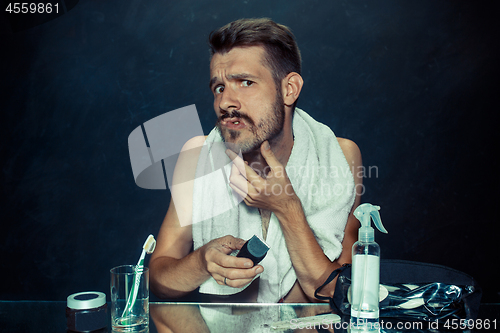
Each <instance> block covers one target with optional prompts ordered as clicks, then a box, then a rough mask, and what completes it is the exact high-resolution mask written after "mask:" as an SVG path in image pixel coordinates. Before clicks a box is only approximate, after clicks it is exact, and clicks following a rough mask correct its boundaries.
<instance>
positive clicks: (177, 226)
mask: <svg viewBox="0 0 500 333" xmlns="http://www.w3.org/2000/svg"><path fill="white" fill-rule="evenodd" d="M204 140H205V137H196V138H193V139H191V140H189V141H188V142H187V143H186V144H185V145H184V147H183V149H182V152H181V154H180V155H179V158H178V161H177V164H176V167H175V171H174V177H173V178H174V179H173V182H172V184H173V186H172V189H171V193H172V200H171V201H170V206H169V208H168V211H167V214H166V216H165V219H164V220H163V224H162V226H161V228H160V231H159V233H158V237H157V244H156V249H155V251H154V253H153V255H152V256H151V261H150V263H149V268H150V282H151V290H152V291H153V292H154V293H155V294H156V295H157V296H158V297H161V298H175V297H181V296H183V295H185V294H187V293H189V292H191V291H193V290H195V289H196V288H197V287H199V286H200V285H201V284H202V283H203V282H205V281H206V280H207V279H208V278H210V277H211V276H212V277H213V278H214V279H215V280H216V281H217V282H218V283H219V284H223V283H224V280H225V278H227V279H226V283H227V284H228V285H230V286H233V287H242V286H244V285H246V284H248V283H249V282H250V281H251V280H252V279H253V278H254V277H255V275H257V274H258V273H260V272H261V270H262V266H255V267H252V265H253V263H252V261H251V260H249V259H245V258H236V257H232V256H229V255H228V254H229V253H231V252H232V251H233V250H236V249H240V248H241V246H243V244H244V240H242V239H238V238H234V237H233V236H230V235H228V236H224V237H221V238H218V239H215V240H212V241H211V242H209V243H207V244H205V245H204V246H202V247H200V248H199V249H197V250H196V251H193V252H190V251H191V248H192V245H193V235H192V229H191V223H192V198H193V196H192V193H193V180H194V178H195V173H196V166H197V162H198V157H199V154H200V150H201V146H202V145H203V142H204ZM181 221H182V223H181ZM248 267H251V268H248Z"/></svg>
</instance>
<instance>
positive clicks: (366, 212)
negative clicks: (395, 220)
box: [354, 203, 387, 242]
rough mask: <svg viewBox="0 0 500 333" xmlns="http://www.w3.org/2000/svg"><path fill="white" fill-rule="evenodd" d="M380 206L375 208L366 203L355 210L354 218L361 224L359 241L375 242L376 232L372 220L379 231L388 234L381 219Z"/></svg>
mask: <svg viewBox="0 0 500 333" xmlns="http://www.w3.org/2000/svg"><path fill="white" fill-rule="evenodd" d="M379 210H380V206H375V205H372V204H369V203H364V204H361V205H359V206H358V208H356V209H355V210H354V216H355V217H356V218H357V219H358V220H359V221H360V222H361V228H359V233H358V239H359V240H360V241H363V242H373V241H374V240H375V235H374V233H375V232H374V230H373V228H372V227H371V219H373V222H374V223H375V226H376V227H377V229H378V230H380V231H381V232H383V233H385V234H386V233H387V230H385V228H384V226H383V225H382V220H381V219H380V214H379V212H378V211H379Z"/></svg>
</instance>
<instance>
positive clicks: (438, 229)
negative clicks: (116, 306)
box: [0, 0, 500, 302]
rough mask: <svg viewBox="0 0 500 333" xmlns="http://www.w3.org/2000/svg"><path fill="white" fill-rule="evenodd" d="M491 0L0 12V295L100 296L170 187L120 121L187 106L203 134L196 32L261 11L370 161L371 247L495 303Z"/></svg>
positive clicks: (84, 5)
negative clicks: (424, 265) (140, 166)
mask: <svg viewBox="0 0 500 333" xmlns="http://www.w3.org/2000/svg"><path fill="white" fill-rule="evenodd" d="M67 2H69V1H67ZM73 2H75V1H73ZM497 3H498V2H497V1H438V0H426V1H422V0H421V1H403V0H400V1H396V0H393V1H390V0H381V1H359V0H352V1H269V0H266V1H253V0H248V1H201V0H197V1H194V0H188V1H169V0H165V1H141V0H131V1H124V0H108V1H80V2H79V3H78V4H76V6H75V7H74V8H73V9H71V10H70V11H69V12H68V13H66V14H64V15H62V16H60V17H58V18H56V19H53V20H51V21H49V22H46V23H44V24H41V25H37V26H35V27H33V28H30V29H25V30H21V31H17V32H13V31H12V30H13V28H12V24H11V23H12V22H11V21H3V22H2V26H1V27H2V34H1V50H0V55H1V57H2V59H1V65H0V66H1V67H0V74H1V99H0V109H1V112H2V113H1V114H2V121H1V122H0V126H1V128H0V166H1V173H0V184H1V185H0V186H1V192H0V193H1V201H0V219H1V230H0V251H1V255H2V259H1V260H0V267H1V272H2V278H1V281H2V283H1V287H0V299H3V300H8V299H13V300H65V299H66V297H67V296H68V295H69V294H72V293H74V292H79V291H85V290H100V291H104V292H106V293H108V294H109V287H108V284H109V269H110V268H111V267H113V266H115V265H120V264H126V263H130V264H132V263H135V262H136V260H137V259H138V257H139V254H140V250H141V246H142V243H143V242H144V240H145V239H146V237H147V235H148V234H149V233H153V234H155V235H156V234H157V232H158V229H159V227H160V225H161V222H162V220H163V217H164V215H165V212H166V210H167V207H168V202H169V200H170V193H169V191H153V190H144V189H141V188H139V187H137V186H136V185H135V184H134V179H133V175H132V170H131V166H130V160H129V155H128V147H127V138H128V135H129V134H130V132H131V131H132V130H133V129H135V128H136V127H137V126H139V125H140V124H142V123H143V122H145V121H147V120H149V119H151V118H153V117H155V116H158V115H160V114H163V113H165V112H168V111H171V110H174V109H177V108H180V107H183V106H187V105H190V104H196V106H197V109H198V113H199V115H200V119H201V121H202V126H203V129H204V131H205V134H207V133H208V132H209V130H210V129H211V128H212V126H213V124H214V123H215V114H214V111H213V108H212V95H211V93H210V91H209V89H208V88H207V86H208V80H209V70H208V65H209V60H208V51H207V45H206V40H207V36H208V34H209V32H210V31H212V30H213V29H215V28H217V27H219V26H221V25H223V24H226V23H228V22H229V21H232V20H234V19H237V18H241V17H261V16H266V17H270V18H272V19H274V20H275V21H277V22H279V23H282V24H285V25H288V26H289V27H291V29H292V30H293V31H294V33H295V34H296V37H297V39H298V43H299V46H300V48H301V50H302V56H303V69H304V70H303V77H304V81H305V86H304V89H303V92H302V94H301V97H300V100H299V105H298V106H299V107H301V108H303V109H304V110H306V111H307V112H309V113H310V114H311V115H312V116H313V117H315V118H316V119H317V120H319V121H321V122H323V123H325V124H327V125H328V126H330V127H331V128H332V129H333V130H334V132H335V133H336V134H337V136H340V137H346V138H349V139H352V140H354V141H355V142H356V143H357V144H358V145H359V147H360V149H361V152H362V154H363V162H364V165H365V167H367V168H368V167H372V173H371V175H368V174H367V177H366V178H365V179H364V183H365V185H366V194H365V196H364V197H363V199H362V201H363V202H371V203H374V204H378V205H380V206H381V207H382V209H381V216H382V220H383V222H384V224H385V226H386V228H387V229H388V230H389V234H388V235H382V234H380V233H378V234H377V235H376V240H377V241H378V242H379V244H380V245H381V248H382V257H383V258H399V259H409V260H416V261H424V262H431V263H438V264H444V265H447V266H450V267H453V268H456V269H459V270H462V271H464V272H466V273H469V274H471V275H472V276H474V277H475V278H476V279H477V280H478V281H479V283H480V284H481V285H482V286H483V289H484V296H483V301H487V302H492V301H499V298H500V297H499V294H498V293H499V290H500V288H499V287H498V274H497V273H495V272H497V271H498V268H497V267H496V266H497V264H498V262H499V255H498V250H497V248H498V245H497V244H498V236H497V234H495V231H498V225H496V224H498V222H499V212H498V211H497V209H498V200H497V199H498V195H497V193H498V192H497V190H498V188H499V182H498V176H497V174H498V171H497V170H498V166H499V163H498V157H497V156H496V155H497V154H496V153H497V152H498V149H497V143H498V135H497V131H498V129H497V126H496V124H495V122H496V119H498V116H496V117H495V114H496V113H498V110H499V103H498V88H499V86H498V74H499V66H498V60H499V47H498V45H499V42H498V16H499V14H500V11H499V6H498V5H497ZM68 7H70V6H69V5H68ZM2 11H3V9H2ZM9 22H10V23H9ZM374 167H376V170H377V171H378V173H375V169H374Z"/></svg>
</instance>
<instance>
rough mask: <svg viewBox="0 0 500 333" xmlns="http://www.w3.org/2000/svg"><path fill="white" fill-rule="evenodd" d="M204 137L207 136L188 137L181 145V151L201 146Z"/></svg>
mask: <svg viewBox="0 0 500 333" xmlns="http://www.w3.org/2000/svg"><path fill="white" fill-rule="evenodd" d="M206 139H207V136H205V135H199V136H195V137H193V138H191V139H189V140H188V141H186V143H185V144H184V146H183V147H182V150H181V151H186V150H190V149H195V148H200V147H201V146H203V144H204V143H205V140H206Z"/></svg>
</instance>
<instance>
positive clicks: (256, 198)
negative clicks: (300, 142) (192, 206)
mask: <svg viewBox="0 0 500 333" xmlns="http://www.w3.org/2000/svg"><path fill="white" fill-rule="evenodd" d="M260 151H261V154H262V156H263V157H264V159H265V160H266V162H267V164H268V166H269V172H268V173H267V175H266V177H265V179H264V178H263V177H261V176H260V175H259V174H257V173H256V172H255V171H254V170H253V169H252V168H251V167H250V166H249V165H248V163H247V162H245V161H243V159H242V158H241V157H239V156H238V155H237V154H235V153H234V152H233V151H231V150H229V149H228V150H226V154H227V155H228V156H229V158H231V159H232V160H233V166H232V169H231V176H230V177H229V181H230V183H229V186H231V188H232V189H233V190H234V191H235V192H236V193H237V194H238V195H239V196H241V197H242V198H243V199H244V201H245V203H246V204H247V205H248V206H251V207H257V208H261V209H266V210H270V211H272V212H274V213H277V212H281V213H284V212H286V211H287V209H288V207H289V205H290V204H291V203H297V202H298V201H299V198H298V197H297V195H296V193H295V191H294V190H293V186H292V184H291V183H290V179H289V178H288V176H287V174H286V171H285V167H284V166H283V165H282V164H281V163H280V162H279V161H278V159H277V158H276V156H275V155H274V153H273V152H272V151H271V149H270V147H269V142H268V141H264V142H263V143H262V145H261V147H260Z"/></svg>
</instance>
